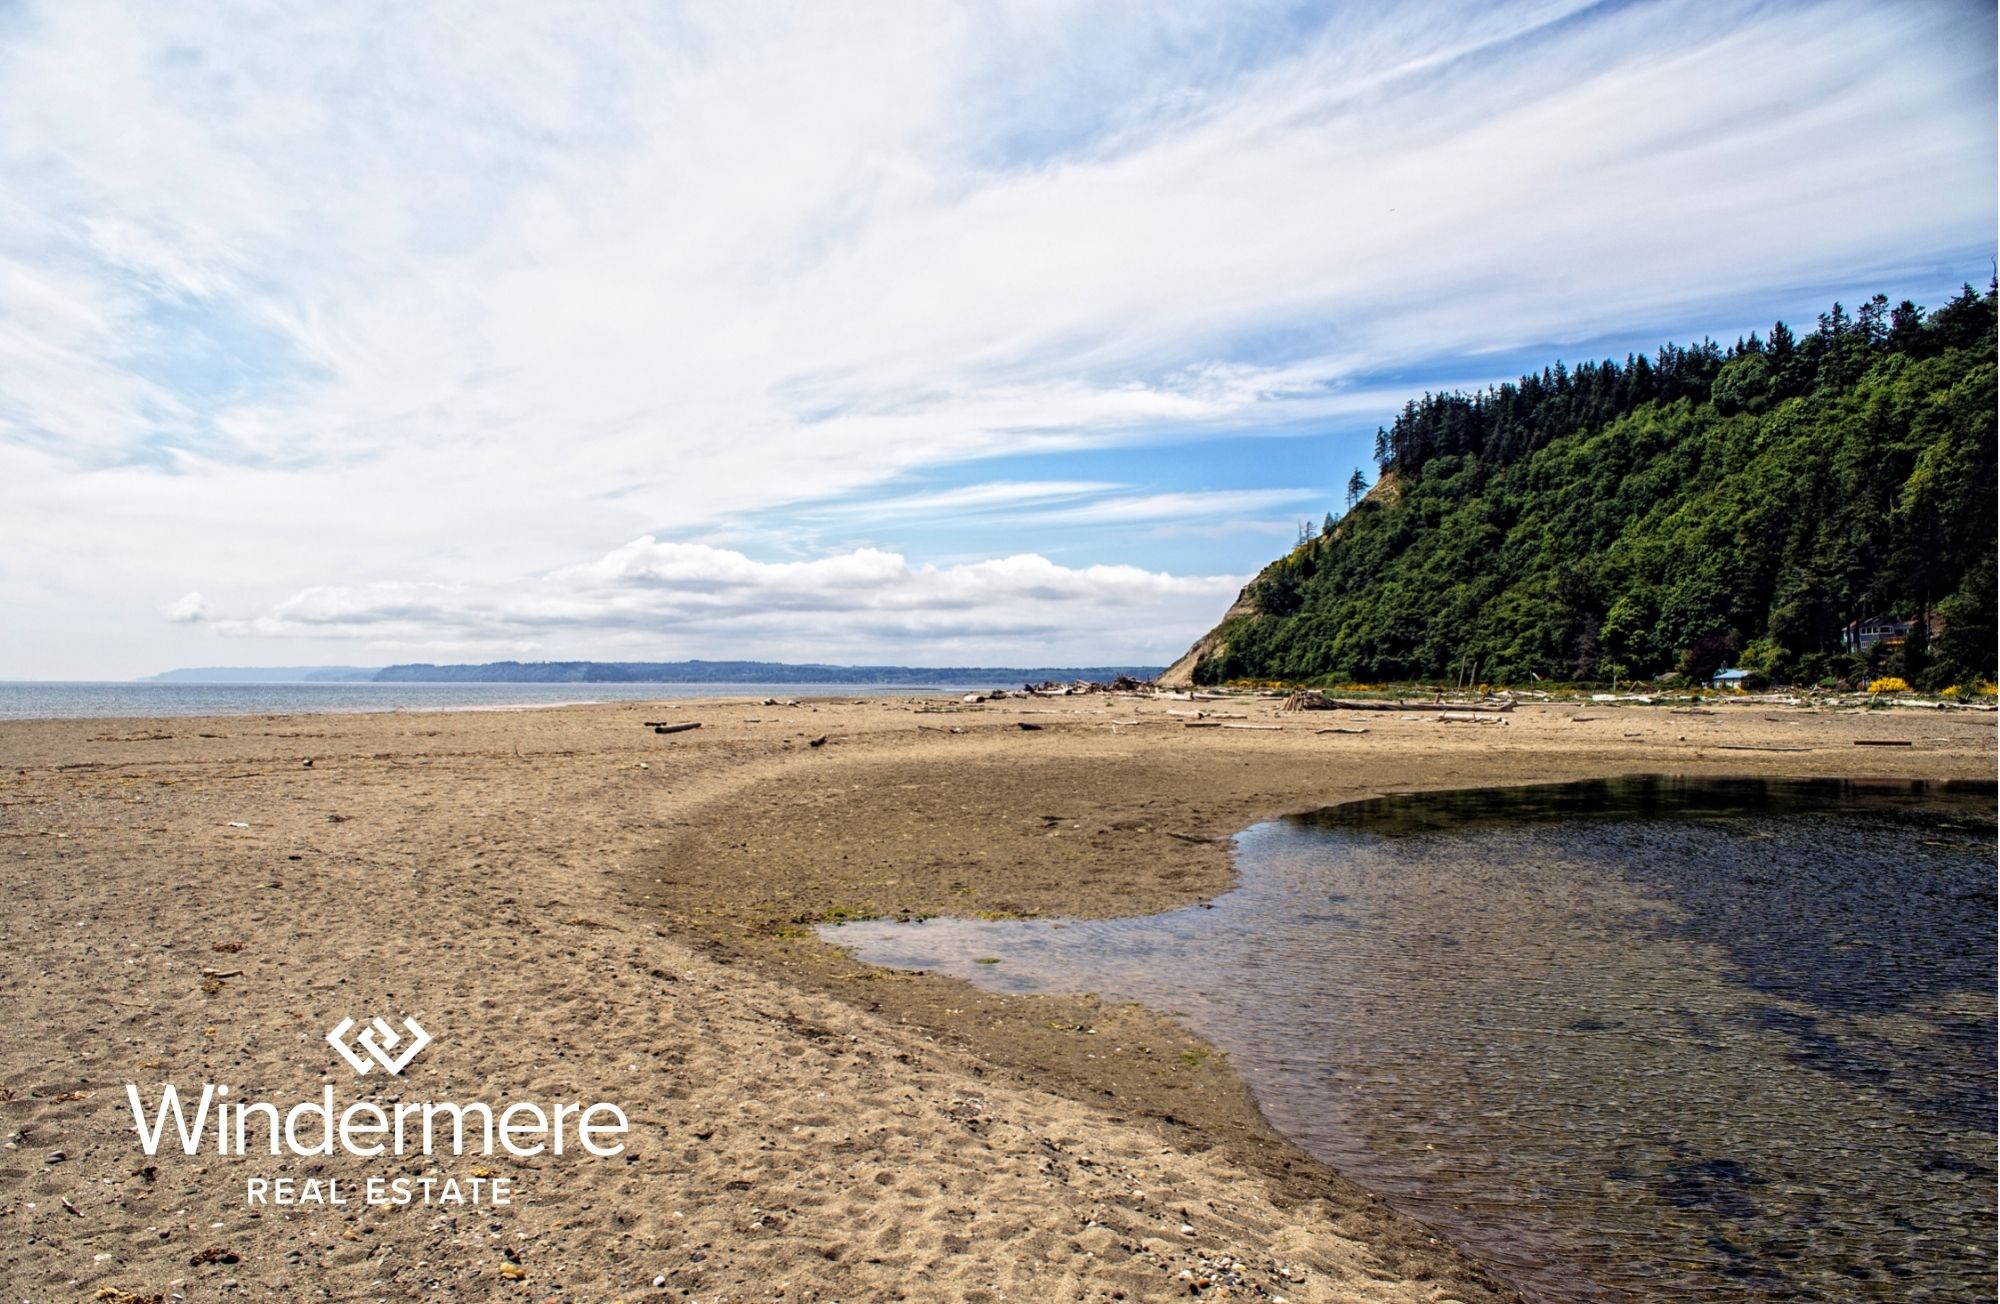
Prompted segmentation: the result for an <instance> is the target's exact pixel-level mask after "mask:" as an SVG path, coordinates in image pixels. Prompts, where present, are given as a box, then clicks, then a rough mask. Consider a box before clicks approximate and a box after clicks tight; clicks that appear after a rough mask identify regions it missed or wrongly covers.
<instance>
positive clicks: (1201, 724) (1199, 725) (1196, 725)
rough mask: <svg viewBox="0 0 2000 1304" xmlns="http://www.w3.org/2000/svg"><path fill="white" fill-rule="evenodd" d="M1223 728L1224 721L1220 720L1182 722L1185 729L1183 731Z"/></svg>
mask: <svg viewBox="0 0 2000 1304" xmlns="http://www.w3.org/2000/svg"><path fill="white" fill-rule="evenodd" d="M1221 727H1222V721H1220V720H1183V721H1181V728H1183V729H1220V728H1221Z"/></svg>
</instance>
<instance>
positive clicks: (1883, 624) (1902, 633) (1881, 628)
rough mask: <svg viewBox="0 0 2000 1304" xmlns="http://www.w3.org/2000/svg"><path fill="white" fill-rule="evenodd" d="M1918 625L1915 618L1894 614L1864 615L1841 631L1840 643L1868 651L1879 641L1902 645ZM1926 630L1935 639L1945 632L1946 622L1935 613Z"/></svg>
mask: <svg viewBox="0 0 2000 1304" xmlns="http://www.w3.org/2000/svg"><path fill="white" fill-rule="evenodd" d="M1916 627H1917V622H1916V621H1914V620H1898V619H1896V618H1895V617H1894V616H1863V617H1862V618H1861V619H1860V620H1857V621H1854V622H1853V623H1851V624H1849V625H1848V627H1847V628H1846V629H1844V630H1842V631H1841V632H1840V645H1841V646H1842V647H1844V648H1846V649H1847V650H1848V651H1849V652H1866V651H1867V650H1868V649H1869V648H1871V647H1874V646H1875V645H1876V644H1877V643H1887V644H1888V645H1889V646H1890V647H1901V646H1902V645H1903V643H1904V641H1905V640H1907V639H1908V638H1909V637H1910V631H1911V630H1913V629H1915V628H1916ZM1925 632H1926V633H1928V634H1929V635H1930V637H1931V638H1932V639H1933V640H1935V639H1936V638H1937V636H1938V635H1939V634H1942V633H1943V632H1944V622H1943V621H1941V620H1939V619H1938V618H1937V617H1936V616H1935V615H1932V616H1929V617H1928V618H1927V623H1926V625H1925Z"/></svg>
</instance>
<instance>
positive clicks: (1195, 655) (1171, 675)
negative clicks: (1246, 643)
mask: <svg viewBox="0 0 2000 1304" xmlns="http://www.w3.org/2000/svg"><path fill="white" fill-rule="evenodd" d="M1256 612H1257V605H1256V604H1255V603H1254V602H1252V601H1251V600H1250V586H1249V585H1248V584H1246V585H1244V586H1243V590H1242V592H1240V593H1238V594H1237V595H1236V601H1234V602H1232V603H1230V604H1229V610H1227V611H1225V612H1223V613H1222V619H1221V620H1219V621H1217V622H1216V624H1215V628H1214V629H1211V630H1209V631H1208V633H1206V634H1203V635H1202V636H1201V637H1200V638H1198V639H1196V640H1195V642H1194V646H1193V647H1191V648H1189V649H1188V650H1187V651H1186V652H1184V653H1182V654H1181V659H1180V660H1178V661H1176V662H1174V663H1173V664H1172V665H1170V666H1168V667H1167V668H1166V669H1165V670H1162V671H1161V672H1160V677H1159V678H1158V679H1156V680H1154V681H1153V682H1155V683H1157V684H1158V685H1160V687H1162V688H1192V687H1194V668H1195V666H1196V664H1197V663H1199V662H1200V661H1201V659H1202V658H1203V657H1205V656H1207V655H1209V654H1210V653H1211V652H1220V651H1223V650H1225V649H1226V647H1227V646H1228V645H1227V643H1226V642H1225V640H1224V639H1223V638H1222V630H1223V627H1224V626H1226V625H1227V624H1228V623H1229V622H1230V621H1232V620H1234V619H1236V618H1237V617H1238V616H1251V615H1255V614H1256Z"/></svg>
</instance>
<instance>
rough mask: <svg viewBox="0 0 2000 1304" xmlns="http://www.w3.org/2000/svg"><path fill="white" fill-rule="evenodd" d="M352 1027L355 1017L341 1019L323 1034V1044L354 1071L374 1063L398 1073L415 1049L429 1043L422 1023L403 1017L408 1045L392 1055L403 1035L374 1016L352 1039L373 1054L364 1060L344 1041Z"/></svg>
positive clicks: (363, 1069) (413, 1055)
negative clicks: (332, 1049)
mask: <svg viewBox="0 0 2000 1304" xmlns="http://www.w3.org/2000/svg"><path fill="white" fill-rule="evenodd" d="M353 1026H354V1020H352V1019H342V1020H341V1021H340V1023H339V1025H338V1026H337V1027H335V1028H334V1030H333V1031H332V1032H329V1033H327V1034H326V1044H327V1045H329V1046H331V1047H333V1048H334V1049H335V1050H337V1051H339V1052H340V1058H342V1059H344V1060H346V1061H347V1063H348V1065H349V1066H350V1067H351V1068H353V1070H354V1071H355V1072H356V1073H366V1072H367V1071H368V1070H369V1069H372V1068H374V1067H375V1065H377V1064H380V1065H381V1066H382V1067H383V1068H385V1069H387V1070H389V1072H391V1073H401V1072H402V1071H403V1070H404V1069H406V1068H408V1067H409V1066H410V1061H411V1060H413V1059H415V1058H416V1057H417V1052H418V1051H420V1050H422V1049H423V1048H424V1047H426V1046H428V1045H430V1044H431V1035H430V1034H429V1033H428V1032H425V1031H424V1028H423V1025H422V1024H420V1023H418V1022H417V1021H416V1020H415V1019H409V1018H406V1019H404V1020H403V1027H404V1028H406V1029H408V1030H409V1033H410V1044H409V1045H408V1046H406V1047H404V1049H403V1053H402V1054H400V1055H397V1054H393V1053H392V1052H394V1051H395V1049H396V1046H397V1044H398V1043H400V1042H401V1041H402V1040H403V1038H402V1036H401V1035H400V1034H398V1033H397V1031H396V1030H395V1029H394V1028H391V1027H390V1026H389V1025H388V1024H386V1023H384V1022H382V1020H380V1019H376V1020H375V1021H374V1022H372V1023H370V1024H369V1025H368V1026H367V1027H365V1028H363V1029H362V1030H361V1035H360V1036H358V1037H356V1038H355V1039H354V1040H355V1042H356V1044H358V1045H359V1046H360V1047H361V1049H363V1050H365V1051H367V1052H368V1054H369V1055H370V1056H372V1057H373V1058H372V1060H369V1059H363V1058H362V1057H361V1056H359V1055H357V1054H355V1052H354V1047H353V1046H350V1045H348V1044H347V1033H348V1030H349V1029H351V1028H352V1027H353Z"/></svg>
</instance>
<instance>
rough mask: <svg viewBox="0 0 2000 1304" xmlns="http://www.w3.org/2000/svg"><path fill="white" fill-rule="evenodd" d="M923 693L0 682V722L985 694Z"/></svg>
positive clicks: (729, 687)
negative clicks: (715, 699) (714, 699)
mask: <svg viewBox="0 0 2000 1304" xmlns="http://www.w3.org/2000/svg"><path fill="white" fill-rule="evenodd" d="M993 687H995V685H992V684H978V685H970V686H965V687H958V686H951V685H942V684H923V685H917V686H911V685H897V684H367V683H363V684H133V683H104V684H83V683H0V720H50V719H74V718H78V717H91V716H119V717H147V716H187V715H315V714H320V713H323V712H342V711H468V710H480V709H488V710H498V709H505V708H510V707H513V708H518V707H546V706H563V705H569V704H573V703H582V702H660V701H669V700H673V699H676V698H688V697H776V698H779V699H781V700H782V699H785V698H791V697H917V696H924V695H928V694H945V693H951V694H955V693H964V692H971V691H976V690H978V689H984V688H993Z"/></svg>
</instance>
